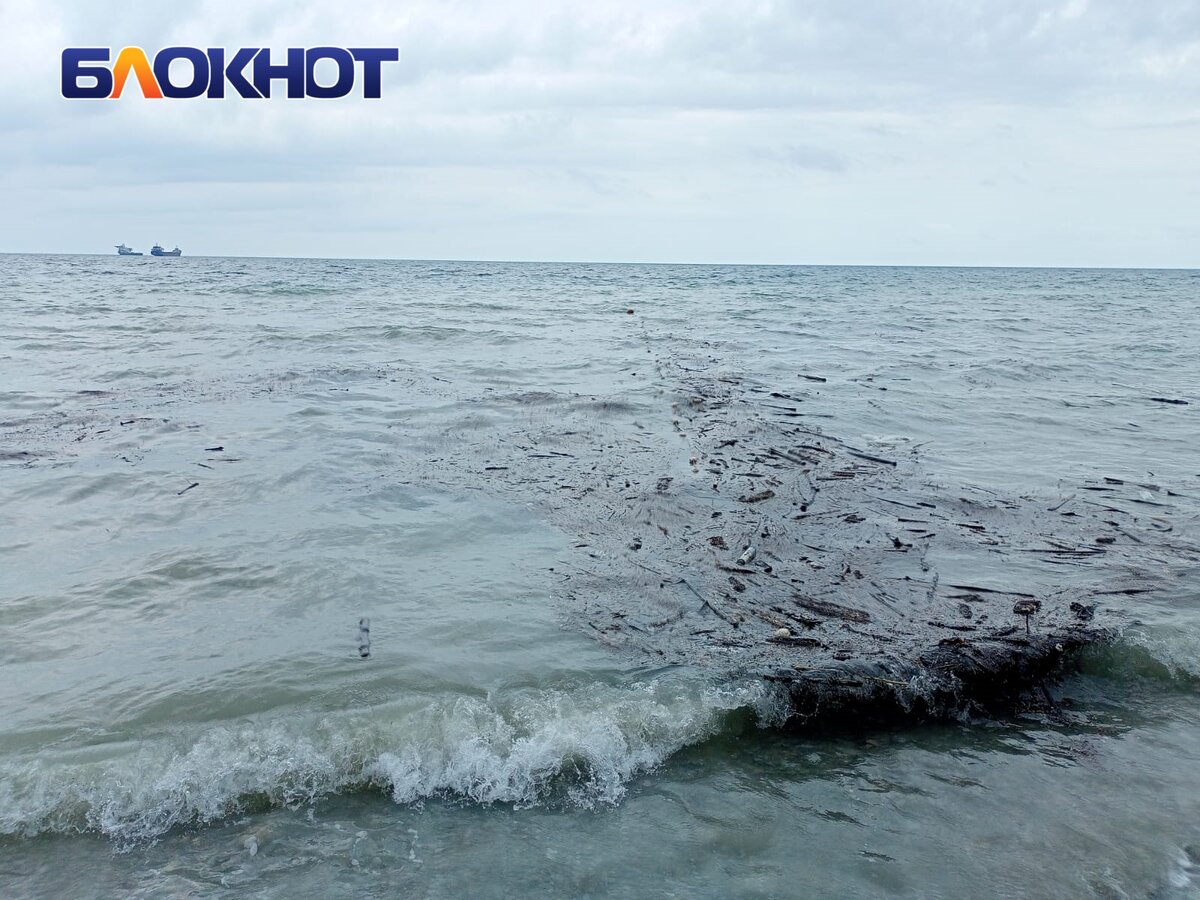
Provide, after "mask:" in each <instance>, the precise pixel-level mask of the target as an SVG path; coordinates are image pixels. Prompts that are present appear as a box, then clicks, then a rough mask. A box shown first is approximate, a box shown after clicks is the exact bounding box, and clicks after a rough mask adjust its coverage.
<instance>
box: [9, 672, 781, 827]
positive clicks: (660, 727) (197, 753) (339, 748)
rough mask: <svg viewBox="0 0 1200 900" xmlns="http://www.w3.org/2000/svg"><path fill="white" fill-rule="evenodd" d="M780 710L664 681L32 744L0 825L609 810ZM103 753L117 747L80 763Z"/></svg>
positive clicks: (743, 695) (755, 684) (763, 688)
mask: <svg viewBox="0 0 1200 900" xmlns="http://www.w3.org/2000/svg"><path fill="white" fill-rule="evenodd" d="M783 708H784V705H783V701H782V699H781V698H780V697H778V696H776V695H775V694H774V693H773V692H772V691H771V690H770V689H769V688H768V686H767V685H766V684H764V683H762V682H759V681H749V682H745V683H739V684H730V685H718V684H713V683H705V682H695V681H691V682H688V681H681V680H679V679H676V678H669V677H663V678H660V679H656V680H653V681H650V682H645V683H637V684H632V685H625V686H613V685H604V684H591V685H586V686H581V687H579V688H575V689H571V690H544V689H542V690H529V691H523V692H519V693H517V694H516V695H515V696H512V697H508V698H506V699H498V698H497V697H495V696H493V697H466V696H459V697H456V698H452V699H434V698H425V699H419V698H408V699H406V700H404V701H397V702H396V703H394V704H389V705H387V706H383V707H374V708H371V709H363V710H358V711H355V712H353V713H347V714H340V715H324V716H321V715H316V714H294V715H292V716H290V717H285V716H282V715H276V716H274V717H272V718H270V719H265V720H256V721H254V720H247V721H242V722H240V723H227V724H222V725H217V726H210V727H207V728H206V729H204V730H203V731H201V732H199V733H195V732H194V731H193V732H189V733H177V734H174V735H167V736H161V737H159V738H157V739H154V740H149V741H145V742H142V743H140V744H139V745H138V747H137V749H136V750H133V749H131V748H130V746H129V745H128V744H125V743H122V744H116V745H112V746H106V745H99V746H94V747H89V748H87V749H86V750H84V751H81V750H75V751H72V752H71V753H69V754H63V753H59V754H53V753H49V752H47V751H46V750H45V749H43V750H42V751H41V752H40V753H39V755H38V758H36V759H33V760H29V761H26V762H24V763H16V764H6V765H3V766H0V834H3V835H8V836H23V837H32V836H35V835H38V834H45V833H76V832H94V833H99V834H102V835H105V836H107V837H109V838H111V839H112V840H113V841H114V842H116V843H117V844H118V845H119V846H121V847H124V848H128V847H131V846H134V845H137V844H144V843H147V842H152V841H153V840H155V839H157V838H159V837H161V836H162V835H164V834H165V833H167V832H168V831H170V830H172V829H174V828H178V827H183V826H198V825H206V824H210V823H215V822H218V821H220V820H223V819H226V818H227V817H229V816H231V815H235V814H238V813H243V812H247V811H256V810H261V809H264V808H269V807H274V806H293V807H294V806H298V805H303V804H306V803H312V802H315V801H317V800H319V799H320V798H321V797H323V796H327V795H330V794H334V793H341V792H347V791H353V790H376V791H381V792H383V793H385V794H387V795H389V796H390V797H391V798H392V799H393V800H394V801H395V802H397V803H401V804H411V803H417V802H420V801H422V800H425V799H432V798H443V799H449V800H460V801H469V802H475V803H480V804H494V803H506V804H514V805H516V806H532V805H538V804H563V805H571V806H579V807H594V806H597V805H603V804H616V803H618V802H619V801H620V800H621V798H622V797H623V796H624V794H625V791H626V786H627V785H628V783H629V782H630V781H631V780H632V779H634V778H636V777H637V776H639V775H642V774H645V773H647V772H650V771H652V770H653V769H655V768H656V767H658V766H659V765H661V764H662V763H663V762H664V761H665V760H666V759H667V758H668V757H670V756H671V755H672V754H674V753H676V752H677V751H679V750H680V749H682V748H684V747H686V746H689V745H692V744H696V743H699V742H701V741H704V740H706V739H708V738H711V737H713V736H714V735H717V734H718V733H720V732H722V731H723V730H728V729H735V728H742V727H745V726H746V725H747V724H748V723H749V722H751V721H758V722H759V723H760V724H763V725H773V724H778V723H779V722H780V721H781V718H782V710H783ZM106 751H107V752H109V753H113V754H115V755H114V756H113V757H112V758H107V759H100V760H94V759H93V760H91V761H79V757H80V756H82V755H84V754H87V755H91V756H93V757H95V756H98V755H101V754H104V753H105V752H106ZM63 756H66V757H68V758H66V759H64V758H62V757H63ZM72 758H73V759H72Z"/></svg>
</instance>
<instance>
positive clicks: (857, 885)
mask: <svg viewBox="0 0 1200 900" xmlns="http://www.w3.org/2000/svg"><path fill="white" fill-rule="evenodd" d="M629 311H632V314H631V313H630V312H629ZM0 322H2V326H0V896H4V897H65V896H133V897H142V896H145V897H151V896H153V897H159V896H179V897H183V896H228V897H242V896H249V895H254V896H266V897H273V896H277V897H293V896H324V897H362V896H381V897H383V896H387V897H393V896H404V897H505V896H520V897H562V896H580V897H688V898H694V897H720V898H730V897H817V896H830V897H839V896H846V897H850V896H853V897H895V896H902V897H963V896H1013V897H1016V896H1036V897H1125V896H1128V897H1164V898H1168V897H1192V896H1200V887H1198V885H1200V710H1198V708H1197V699H1198V697H1200V566H1197V567H1196V568H1194V569H1193V570H1192V572H1191V573H1189V575H1188V576H1187V577H1185V578H1183V579H1181V580H1180V581H1179V583H1178V584H1176V585H1174V586H1173V587H1172V588H1170V589H1169V590H1167V591H1165V592H1161V593H1158V594H1155V595H1153V596H1152V597H1150V598H1149V599H1147V598H1145V597H1129V598H1120V603H1121V604H1122V605H1123V607H1124V608H1123V610H1122V612H1123V615H1124V620H1125V621H1126V622H1127V627H1126V628H1125V631H1124V633H1123V635H1122V637H1121V638H1120V640H1118V641H1117V643H1116V644H1115V645H1114V646H1112V647H1108V648H1104V649H1102V650H1098V651H1094V652H1091V653H1089V654H1088V655H1087V656H1085V658H1084V659H1083V661H1082V668H1081V671H1080V672H1079V673H1078V674H1075V675H1072V676H1071V677H1070V678H1069V679H1068V680H1067V681H1066V682H1065V683H1064V684H1063V685H1062V686H1061V687H1060V688H1059V689H1058V690H1057V693H1058V695H1059V696H1060V698H1061V699H1062V700H1064V701H1065V702H1064V706H1063V708H1062V709H1061V710H1059V711H1058V712H1056V713H1047V712H1041V713H1037V714H1024V715H1015V716H1013V717H1010V718H1007V719H1003V720H1000V721H989V722H982V721H975V722H961V723H952V724H939V725H923V726H913V727H905V728H893V729H887V730H878V729H866V728H864V729H853V728H851V729H848V730H842V731H839V732H836V733H829V732H822V733H816V732H809V731H805V730H803V729H801V730H799V731H794V730H792V731H788V730H780V729H778V728H777V727H776V726H777V725H778V723H779V721H780V719H781V717H782V715H783V714H784V713H785V709H784V708H783V706H782V704H781V701H780V698H779V697H777V696H775V695H774V694H773V693H772V691H771V690H770V689H769V687H768V686H767V685H766V684H764V683H762V682H759V681H756V680H754V679H744V678H736V677H732V678H731V677H720V676H718V675H715V674H714V673H711V672H704V671H696V670H688V669H664V668H660V667H654V666H651V665H645V664H644V663H642V662H641V661H639V660H633V659H629V658H626V657H623V656H620V655H616V654H614V653H612V652H611V651H609V650H608V649H606V648H605V647H603V646H601V645H600V644H598V643H597V642H595V641H594V640H592V639H591V638H590V637H589V636H588V635H587V634H586V629H580V628H578V627H576V625H577V624H578V623H575V622H573V621H572V619H571V616H570V609H569V608H565V607H564V604H563V603H562V602H561V598H560V597H559V596H558V590H559V582H558V581H557V579H556V578H555V577H554V573H553V569H554V567H555V563H556V560H562V559H566V558H568V557H569V556H570V554H572V553H573V552H577V551H575V550H574V549H573V547H572V543H573V536H572V535H569V534H563V533H560V532H557V531H556V530H555V529H554V528H552V527H551V526H550V525H549V524H548V523H547V521H546V519H545V517H544V516H542V515H541V514H540V513H539V509H538V507H537V505H536V504H532V503H519V502H505V501H504V500H503V499H501V498H497V497H496V496H488V495H484V494H481V493H479V492H477V491H472V490H469V489H468V488H467V487H466V486H465V485H464V484H462V483H460V482H457V481H456V480H455V479H454V477H453V471H452V470H439V469H438V467H437V465H436V462H437V461H438V460H439V459H440V458H441V456H440V455H441V454H448V453H449V452H450V451H451V450H453V449H454V448H455V447H456V446H458V445H460V444H461V443H462V442H464V441H470V440H471V437H472V435H473V434H475V433H476V432H477V431H478V430H479V429H480V427H481V426H482V425H483V424H487V425H489V426H492V425H494V424H495V423H496V422H498V421H501V422H503V421H520V420H521V417H523V416H524V417H528V416H536V415H538V413H537V412H536V411H535V410H531V409H527V408H525V407H524V406H523V405H522V403H521V400H520V398H521V397H522V396H528V395H530V394H531V392H535V393H539V394H542V393H546V392H550V393H555V394H578V395H580V396H586V397H595V398H597V400H598V401H601V402H602V403H614V404H619V409H620V410H621V411H622V412H621V413H620V414H621V415H625V416H627V417H628V418H629V419H630V421H634V420H636V421H637V423H638V426H639V427H642V428H651V429H658V428H661V429H669V428H670V427H671V416H670V411H669V409H668V408H667V406H666V405H665V404H664V401H663V399H662V397H663V391H662V385H660V384H657V383H656V374H655V372H654V370H653V368H652V367H651V366H650V365H649V363H648V359H649V358H650V356H651V355H652V354H668V355H676V354H677V355H678V356H679V357H680V358H683V357H685V356H686V357H688V358H692V357H695V358H699V359H702V358H703V357H704V355H705V354H706V353H709V354H713V353H715V354H719V355H720V356H721V358H722V361H723V365H725V366H727V367H730V366H731V367H733V368H736V369H738V370H740V371H741V372H743V373H745V374H746V375H747V376H748V377H751V378H754V379H758V380H761V381H762V382H763V383H769V384H775V385H780V386H783V387H795V386H796V385H798V384H803V385H804V386H805V387H807V388H814V389H816V390H817V391H818V394H819V403H820V409H821V410H822V418H821V419H820V420H819V422H820V427H822V428H824V429H826V430H827V431H829V432H830V433H833V434H837V435H839V436H842V437H844V438H846V439H848V440H849V439H853V440H855V441H860V442H862V443H863V444H866V445H878V444H881V443H882V444H885V445H886V444H889V443H890V444H893V445H894V444H896V443H898V442H899V443H903V444H905V445H906V446H911V447H917V448H919V452H920V454H921V457H922V459H923V461H924V465H925V466H926V467H927V470H928V471H929V472H930V473H932V475H933V476H934V477H936V478H938V479H941V481H942V482H943V483H945V484H964V485H976V486H983V487H987V488H989V489H993V490H996V491H1000V492H1008V493H1011V494H1013V495H1019V496H1047V497H1049V496H1061V495H1063V494H1064V492H1067V491H1068V490H1069V489H1070V488H1069V487H1068V486H1072V485H1077V484H1078V483H1079V482H1080V481H1081V480H1082V479H1086V478H1097V477H1102V476H1109V477H1118V478H1124V479H1129V480H1138V481H1146V482H1151V481H1153V482H1155V483H1160V484H1162V485H1166V486H1170V487H1171V489H1172V490H1175V491H1176V492H1177V493H1178V494H1180V497H1179V498H1176V500H1177V502H1178V503H1179V504H1180V507H1181V508H1182V509H1183V511H1184V513H1183V516H1182V518H1181V521H1180V522H1179V523H1178V524H1179V526H1180V529H1181V531H1182V530H1185V527H1191V528H1192V533H1193V534H1195V527H1196V522H1197V518H1198V517H1200V452H1198V451H1197V446H1196V445H1197V439H1198V438H1200V418H1198V416H1200V352H1197V349H1196V347H1197V343H1198V339H1200V273H1196V272H1190V271H1132V270H1120V271H1115V270H1014V269H916V268H912V269H909V268H843V267H739V266H669V265H661V266H646V265H600V264H592V265H589V264H533V263H462V262H400V261H397V262H384V261H344V260H290V259H289V260H284V259H232V258H188V257H184V258H181V259H166V260H163V259H153V258H150V257H142V258H124V259H121V258H117V257H115V256H105V257H100V256H95V257H90V256H11V255H10V256H0ZM800 373H806V374H816V375H818V376H820V377H823V378H825V379H826V381H825V382H823V383H814V382H811V381H801V380H800V378H799V376H800ZM1155 397H1157V398H1161V399H1160V400H1152V399H1150V398H1155ZM1162 400H1186V401H1189V403H1188V404H1186V405H1185V404H1181V403H1164V402H1162ZM614 408H618V407H614ZM430 463H435V464H434V465H430ZM439 472H440V474H439ZM364 618H365V619H369V622H370V625H369V627H370V643H369V655H368V656H366V657H363V656H362V655H361V654H360V629H359V622H360V620H361V619H364Z"/></svg>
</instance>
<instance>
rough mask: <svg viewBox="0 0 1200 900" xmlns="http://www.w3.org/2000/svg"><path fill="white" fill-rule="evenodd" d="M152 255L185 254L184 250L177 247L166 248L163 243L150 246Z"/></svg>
mask: <svg viewBox="0 0 1200 900" xmlns="http://www.w3.org/2000/svg"><path fill="white" fill-rule="evenodd" d="M150 255H151V256H183V251H182V250H180V249H179V248H178V247H176V248H175V249H174V250H164V249H163V248H162V245H161V244H155V245H154V246H153V247H151V248H150Z"/></svg>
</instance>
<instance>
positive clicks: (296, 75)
mask: <svg viewBox="0 0 1200 900" xmlns="http://www.w3.org/2000/svg"><path fill="white" fill-rule="evenodd" d="M280 78H283V79H286V80H287V95H288V97H289V98H291V99H295V98H297V97H303V96H304V50H303V49H301V48H299V47H289V48H288V51H287V62H286V63H284V64H283V65H272V64H271V51H270V50H268V49H266V48H263V49H262V50H260V51H258V55H257V56H256V57H254V86H255V87H256V88H257V89H258V92H259V93H260V94H262V95H263V96H264V97H270V96H271V82H272V81H275V80H277V79H280Z"/></svg>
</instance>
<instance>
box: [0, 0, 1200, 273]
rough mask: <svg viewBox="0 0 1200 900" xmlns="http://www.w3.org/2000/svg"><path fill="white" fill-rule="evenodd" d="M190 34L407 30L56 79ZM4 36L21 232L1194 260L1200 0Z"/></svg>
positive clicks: (6, 232)
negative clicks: (113, 85) (278, 84)
mask: <svg viewBox="0 0 1200 900" xmlns="http://www.w3.org/2000/svg"><path fill="white" fill-rule="evenodd" d="M173 44H185V45H190V46H197V47H201V48H204V47H225V48H227V49H229V50H231V51H232V50H233V49H236V48H239V47H248V46H266V47H271V48H273V49H276V50H278V51H279V52H280V53H282V51H283V50H284V49H285V48H287V47H301V46H316V45H328V44H333V45H338V46H391V47H397V48H399V50H400V55H401V59H400V62H399V63H393V64H388V65H385V66H384V83H383V99H382V100H376V101H368V100H363V99H361V97H354V98H346V99H344V100H336V101H319V100H287V99H284V98H276V99H271V100H256V101H251V100H242V99H240V98H236V97H235V98H231V99H225V100H173V101H172V100H162V101H146V100H143V99H142V98H141V96H140V94H139V92H138V91H137V89H136V85H135V84H133V83H132V82H131V85H130V87H129V88H127V89H126V96H125V97H123V98H122V99H120V100H94V101H82V100H64V99H62V97H61V96H60V94H59V58H60V53H61V51H62V49H63V48H64V47H69V46H112V47H114V48H120V47H122V46H126V45H140V46H142V47H144V48H146V50H147V51H148V52H151V53H153V51H155V50H157V49H158V48H160V47H163V46H167V45H173ZM0 50H2V51H3V53H2V54H0V131H2V134H0V190H2V192H3V195H2V200H0V250H3V251H33V252H40V251H64V252H112V249H111V248H112V245H113V244H115V243H117V242H118V241H125V242H128V243H131V244H133V245H134V246H135V247H136V248H137V249H139V250H145V249H148V245H149V244H151V243H153V242H154V241H160V242H162V243H164V244H166V245H168V246H173V245H174V244H178V245H179V246H181V247H182V248H183V249H184V252H185V253H187V254H189V255H190V254H196V255H201V254H243V255H275V256H337V257H350V256H355V257H410V258H445V259H544V260H639V261H682V262H770V263H880V264H885V263H886V264H892V263H899V264H934V265H1133V266H1189V267H1191V266H1198V265H1200V2H1197V0H1143V2H1130V0H1066V2H1028V0H1001V2H983V0H974V2H971V0H963V2H957V3H954V2H934V0H907V2H895V0H856V2H846V0H817V2H790V3H789V2H768V0H718V2H708V0H678V2H676V0H652V2H651V0H629V2H626V0H588V2H555V0H529V2H527V0H504V2H499V0H493V2H456V3H432V2H425V0H415V2H405V0H387V2H377V3H374V2H352V0H340V2H336V3H335V2H322V3H317V2H309V3H303V2H296V0H286V2H285V0H238V2H195V3H168V2H164V0H154V2H131V0H125V2H119V3H97V2H63V0H57V2H56V0H37V2H35V0H0ZM355 93H356V94H357V93H359V92H358V90H357V89H356V91H355Z"/></svg>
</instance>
